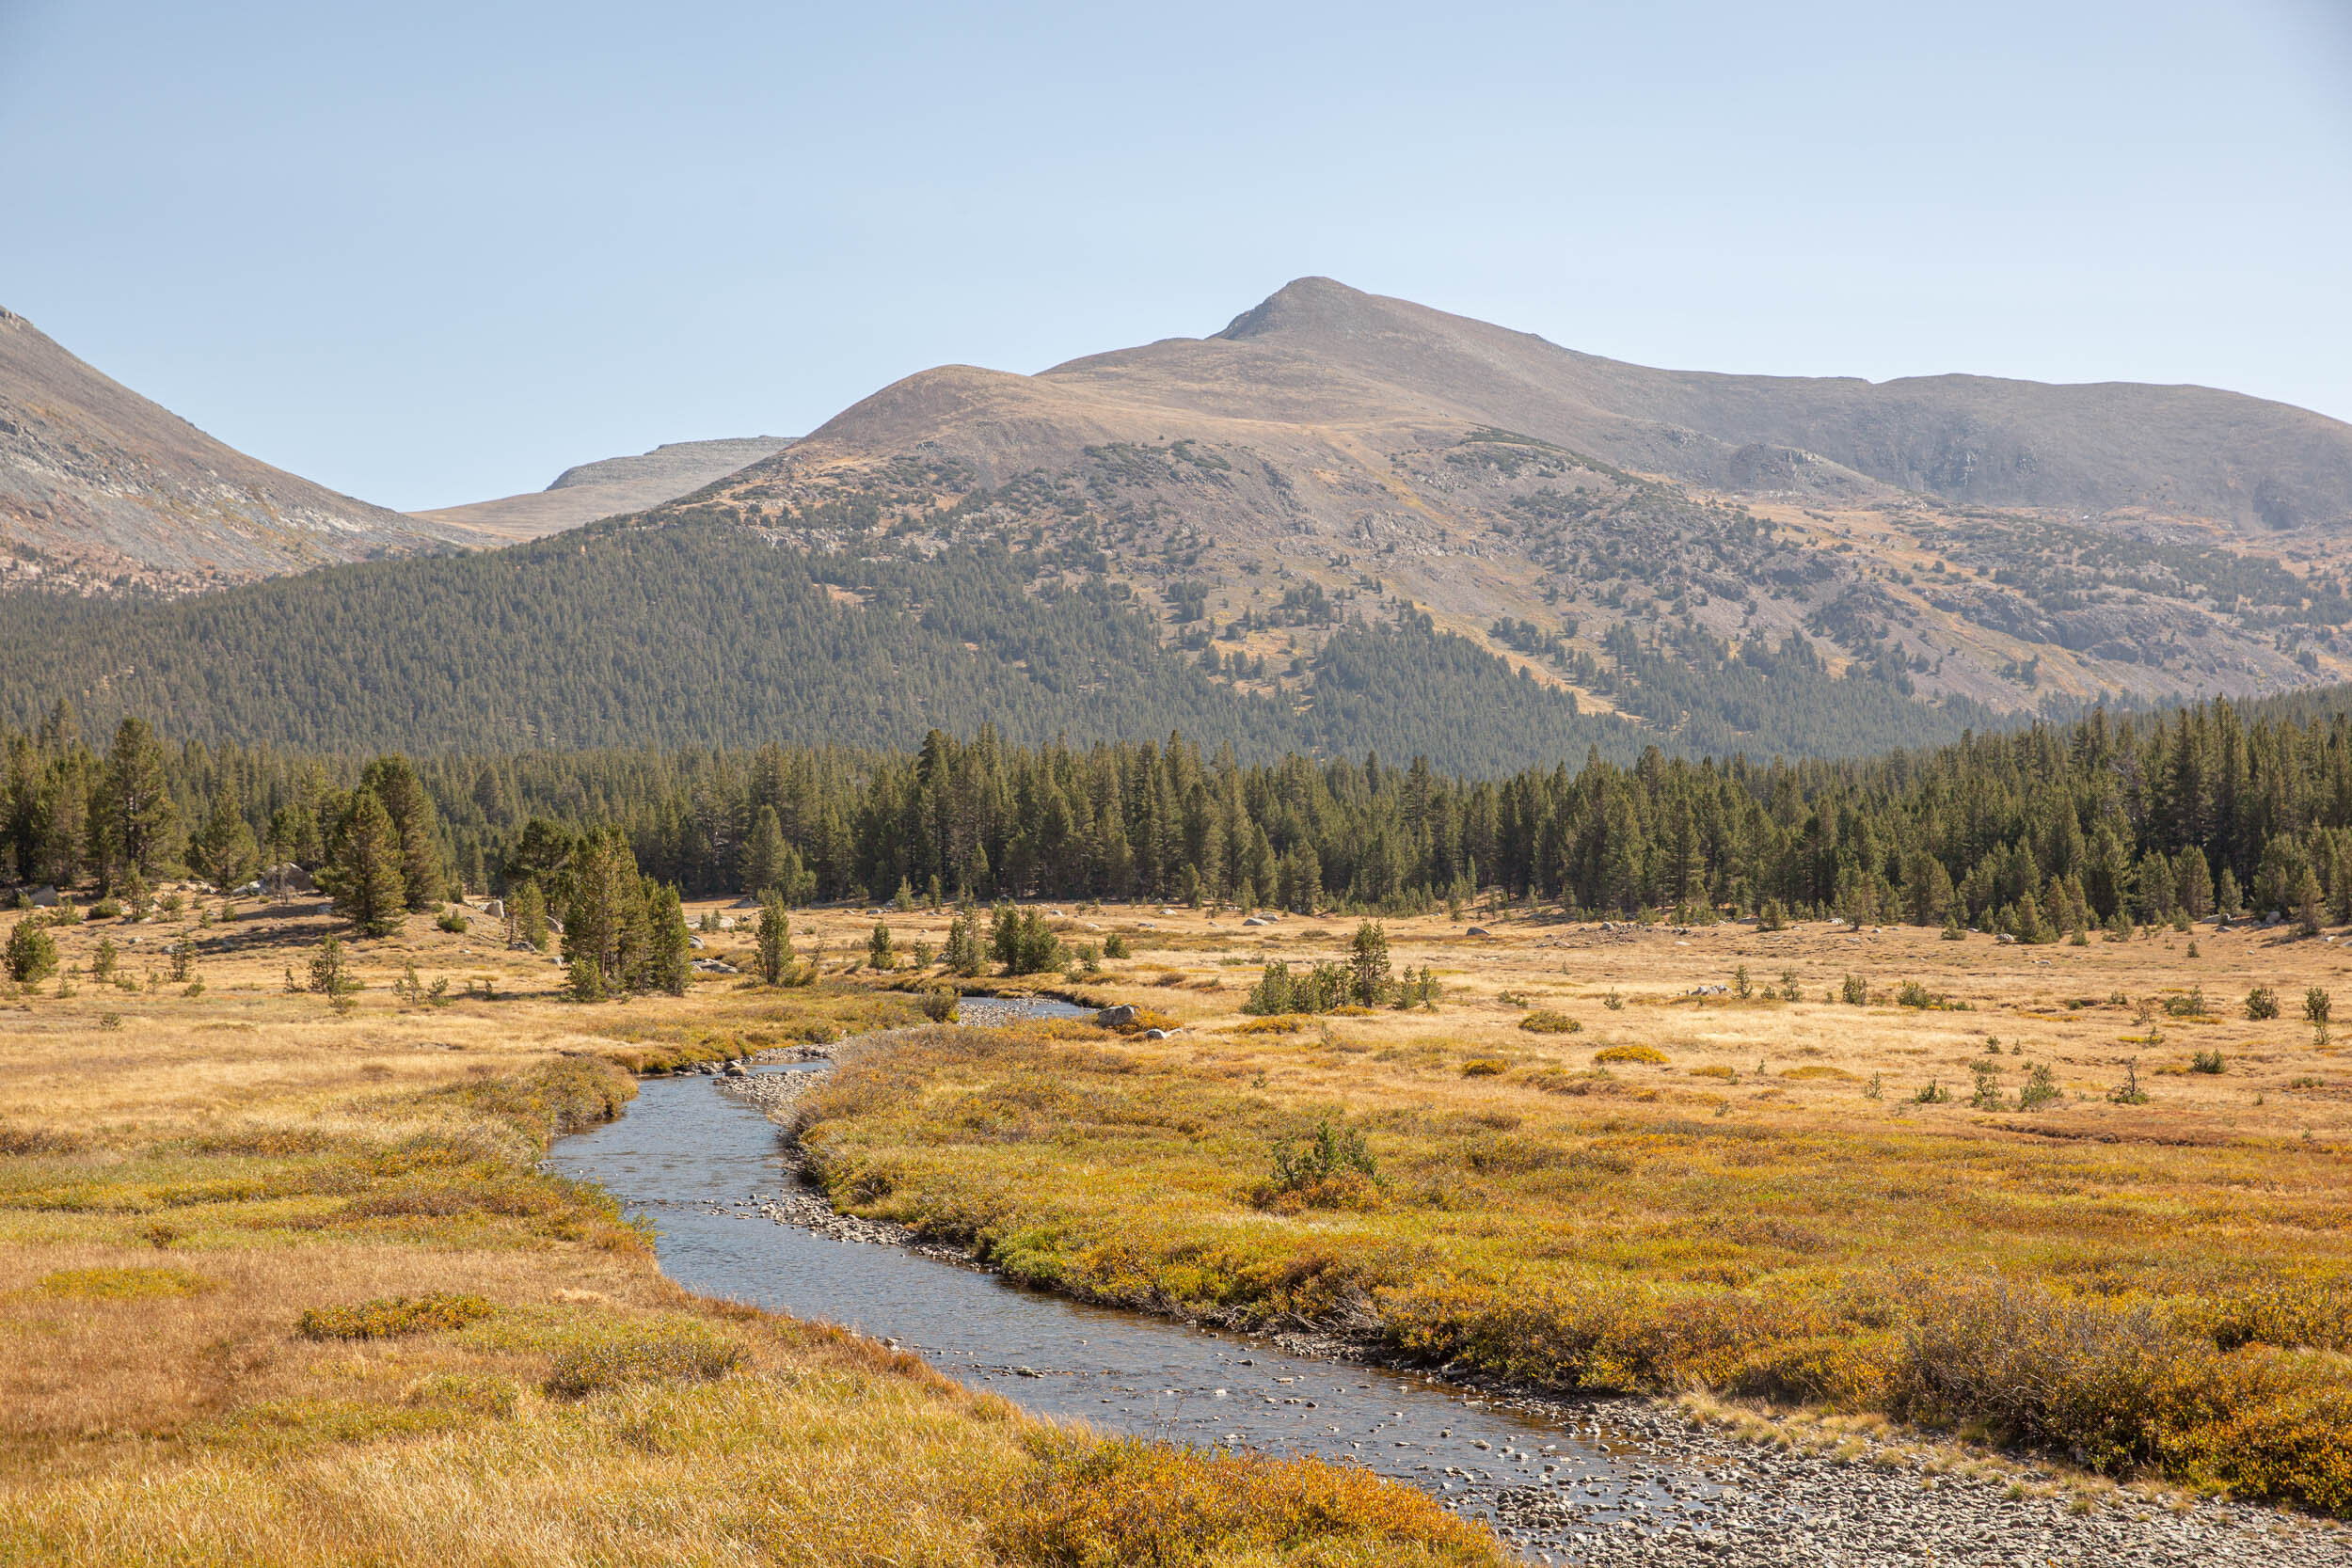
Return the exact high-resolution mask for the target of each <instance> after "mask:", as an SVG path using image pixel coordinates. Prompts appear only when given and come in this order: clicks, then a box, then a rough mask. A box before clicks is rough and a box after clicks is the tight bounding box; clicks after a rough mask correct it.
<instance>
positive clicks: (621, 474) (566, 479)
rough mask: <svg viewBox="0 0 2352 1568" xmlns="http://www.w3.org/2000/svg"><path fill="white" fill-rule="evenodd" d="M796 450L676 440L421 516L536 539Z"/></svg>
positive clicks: (744, 440)
mask: <svg viewBox="0 0 2352 1568" xmlns="http://www.w3.org/2000/svg"><path fill="white" fill-rule="evenodd" d="M789 444H790V443H789V442H788V441H787V439H786V438H785V437H784V436H739V437H736V438H733V439H727V440H717V441H669V442H665V443H663V444H662V445H660V446H658V447H656V448H654V449H653V451H648V452H641V453H638V454H637V455H635V456H633V457H607V458H604V459H602V460H601V461H599V462H595V463H580V464H575V465H574V466H572V467H568V468H566V469H564V471H563V472H562V473H560V474H558V475H556V476H555V483H552V484H550V485H548V487H547V488H546V489H544V490H532V491H528V492H526V493H524V494H522V495H518V496H505V497H501V499H498V500H489V501H474V502H472V503H470V504H469V505H466V506H445V507H439V508H437V509H435V510H433V511H429V512H420V513H417V514H415V515H416V516H418V517H419V518H421V519H422V520H424V521H426V522H429V523H436V524H441V525H445V526H449V527H455V528H464V529H469V530H472V531H478V532H481V533H484V534H488V535H490V536H492V537H493V538H495V539H497V540H499V541H501V542H505V541H520V540H524V539H537V538H540V537H542V536H544V535H546V534H549V533H560V532H562V531H564V530H565V529H567V528H578V527H579V526H580V524H582V523H593V522H595V521H596V519H597V518H599V517H613V516H618V515H622V514H624V513H628V512H643V511H644V510H646V509H647V508H648V507H655V506H660V504H661V503H662V502H664V501H671V500H675V499H678V498H679V497H681V496H688V495H691V494H692V493H693V492H695V491H697V490H699V489H701V488H703V487H704V486H705V485H707V484H709V483H711V482H713V481H714V480H721V479H724V478H725V477H726V476H727V475H729V474H731V473H734V472H735V471H736V470H737V469H739V468H743V467H749V466H750V465H752V464H754V463H756V462H758V461H759V460H760V459H761V458H764V457H772V456H774V455H775V454H776V453H777V452H778V451H782V450H783V449H784V448H785V447H786V446H787V445H789Z"/></svg>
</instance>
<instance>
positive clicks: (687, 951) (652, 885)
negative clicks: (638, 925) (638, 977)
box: [644, 879, 694, 996]
mask: <svg viewBox="0 0 2352 1568" xmlns="http://www.w3.org/2000/svg"><path fill="white" fill-rule="evenodd" d="M692 946H693V942H692V939H691V937H690V936H689V935H688V934H687V930H686V911H685V908H684V906H683V904H682V903H681V901H680V900H679V898H678V892H677V889H676V888H675V887H672V886H671V885H670V884H668V883H667V882H656V881H653V880H651V879H647V881H646V884H645V973H644V986H645V989H646V990H659V991H667V992H668V993H669V994H670V995H672V996H684V995H685V994H686V986H687V982H688V981H690V980H691V979H692V978H693V974H694V967H693V957H692Z"/></svg>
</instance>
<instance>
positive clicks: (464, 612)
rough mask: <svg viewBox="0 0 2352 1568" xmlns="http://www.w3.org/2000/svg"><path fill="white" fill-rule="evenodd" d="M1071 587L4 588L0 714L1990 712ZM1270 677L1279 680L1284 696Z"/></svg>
mask: <svg viewBox="0 0 2352 1568" xmlns="http://www.w3.org/2000/svg"><path fill="white" fill-rule="evenodd" d="M1073 573H1076V569H1075V568H1073V567H1072V566H1071V565H1070V564H1069V563H1068V562H1066V561H1063V560H1062V559H1061V557H1060V556H1059V555H1058V554H1057V552H1056V551H1054V550H1052V549H1044V548H1040V549H1008V548H1006V547H1004V546H1000V545H986V546H977V547H963V546H959V547H956V548H953V549H948V550H945V551H942V552H940V553H939V554H937V555H935V556H930V557H921V556H911V557H906V558H893V557H885V558H882V559H874V558H871V557H869V556H866V555H861V554H857V553H853V552H835V553H825V552H818V553H811V552H808V551H804V550H799V549H794V548H790V547H787V546H781V545H779V544H777V543H775V542H773V541H772V540H771V539H770V538H769V537H768V536H766V535H765V534H762V533H760V532H758V531H755V530H753V529H751V528H749V527H745V526H741V525H739V524H735V523H729V522H723V521H718V520H712V519H708V518H690V519H687V520H682V521H675V522H667V523H661V524H649V523H644V522H638V523H623V522H608V523H601V524H596V525H593V526H591V527H589V528H586V529H580V530H575V531H570V532H566V533H564V534H562V535H560V536H558V537H555V538H551V539H546V540H541V541H537V542H535V543H532V544H529V545H521V546H515V547H513V548H510V549H502V550H491V551H484V552H480V553H476V554H469V555H456V556H436V557H424V558H417V559H409V560H401V561H385V562H362V563H359V564H356V565H351V566H343V567H334V568H329V569H326V570H323V571H318V572H310V573H305V574H303V575H301V576H298V577H292V578H274V579H271V580H269V581H266V582H260V583H254V584H250V585H247V586H245V587H241V588H236V589H232V590H229V591H226V592H223V593H218V594H203V595H199V596H197V597H193V598H187V599H180V600H173V601H169V602H135V601H84V600H77V599H65V598H52V597H47V596H43V595H39V594H19V595H15V596H12V597H11V598H10V599H9V600H8V614H7V616H6V617H5V618H0V670H5V671H7V672H8V674H7V677H6V679H5V680H0V723H9V724H15V725H18V726H20V727H24V728H30V727H33V726H35V725H37V724H38V723H39V722H40V719H41V717H42V716H43V715H44V714H46V713H47V712H48V711H49V710H50V708H51V707H52V706H53V705H55V704H56V702H57V701H59V700H60V699H70V700H72V702H73V703H75V704H77V705H79V706H80V707H81V709H82V711H83V713H84V716H85V719H86V721H87V722H89V723H90V724H91V725H93V726H94V727H96V728H98V729H100V730H102V731H110V730H111V729H112V728H113V726H114V724H115V723H116V722H117V721H119V720H120V719H121V718H122V717H124V716H126V715H136V716H138V717H140V718H143V719H146V720H147V721H150V722H151V723H152V724H153V725H154V726H155V727H156V728H157V729H158V730H160V731H162V732H163V733H166V734H168V735H171V736H177V737H180V738H183V739H190V740H204V741H207V742H210V743H213V744H215V745H224V744H230V743H236V744H242V745H255V744H262V743H267V744H270V745H277V746H290V747H297V748H302V749H305V750H309V751H314V752H392V751H400V752H409V753H410V754H421V753H426V752H442V751H450V750H461V749H462V750H469V751H480V752H493V751H497V752H524V751H531V750H538V749H556V750H573V749H580V748H589V747H611V746H639V745H650V746H658V747H663V748H676V747H691V746H699V747H720V746H728V745H737V744H740V743H741V740H742V737H746V736H751V737H756V738H759V739H771V740H775V741H777V742H779V743H780V744H784V745H799V746H817V745H824V744H839V745H850V746H862V747H870V748H877V749H911V748H913V747H914V746H917V745H919V744H921V742H922V738H923V736H924V735H925V734H926V733H927V732H928V731H929V730H930V728H932V727H933V726H935V725H938V724H940V723H942V721H943V718H944V716H948V715H969V716H975V717H977V716H982V715H985V716H987V717H988V719H989V720H990V721H992V722H993V723H994V724H995V725H996V727H997V731H998V733H999V734H1000V735H1001V736H1004V737H1005V738H1006V739H1007V740H1009V741H1014V742H1019V743H1023V744H1026V745H1030V746H1036V745H1041V744H1044V743H1047V742H1050V741H1052V740H1054V739H1055V738H1056V737H1057V736H1070V737H1073V738H1074V739H1076V740H1079V741H1083V742H1090V741H1094V740H1111V739H1118V738H1132V737H1134V736H1147V735H1166V734H1168V733H1169V732H1170V731H1172V730H1181V731H1182V732H1183V733H1184V734H1185V735H1187V736H1192V737H1193V738H1194V739H1196V740H1198V741H1199V742H1200V744H1202V745H1204V746H1207V747H1211V748H1216V747H1219V746H1230V747H1231V748H1232V750H1233V752H1234V753H1235V755H1237V756H1238V757H1240V758H1242V759H1244V760H1246V761H1263V762H1267V763H1271V762H1272V761H1273V760H1274V759H1276V758H1279V757H1280V756H1281V755H1283V754H1284V753H1286V752H1307V753H1311V754H1318V755H1324V756H1332V755H1361V754H1362V753H1364V752H1367V751H1377V752H1382V753H1383V754H1387V755H1394V756H1426V757H1428V758H1429V759H1430V761H1431V765H1432V766H1433V767H1437V768H1443V769H1446V770H1448V771H1452V772H1459V773H1470V774H1483V775H1495V774H1501V773H1504V772H1507V771H1509V770H1511V769H1513V768H1523V767H1527V766H1530V765H1532V764H1534V763H1535V762H1536V761H1538V760H1541V759H1544V758H1549V757H1555V756H1564V755H1565V756H1578V755H1581V754H1582V753H1583V752H1585V751H1586V750H1587V749H1590V748H1597V749H1598V750H1599V752H1600V753H1601V754H1602V755H1604V756H1606V757H1609V758H1612V759H1613V760H1615V761H1618V762H1623V763H1631V762H1632V761H1633V760H1634V759H1635V758H1636V757H1638V756H1639V755H1640V754H1641V752H1642V749H1643V748H1644V747H1645V746H1646V745H1649V744H1652V743H1656V744H1659V745H1661V746H1662V747H1664V748H1665V749H1666V750H1667V751H1669V752H1677V751H1679V752H1708V751H1712V752H1716V753H1718V754H1723V753H1725V752H1729V751H1730V750H1731V749H1733V748H1735V747H1743V748H1745V749H1747V750H1748V751H1750V752H1755V753H1757V754H1768V753H1772V752H1787V753H1788V754H1791V755H1799V754H1802V755H1824V754H1827V755H1860V754H1866V753H1868V752H1875V751H1884V750H1886V749H1888V748H1890V747H1894V746H1899V745H1920V744H1927V743H1931V742H1936V741H1942V740H1948V739H1952V738H1955V737H1957V736H1959V735H1960V733H1961V732H1962V730H1963V728H1965V727H1967V726H1969V725H1972V724H1974V725H1977V726H1979V727H1983V726H1985V725H1987V724H1989V723H1992V722H1994V721H1995V718H1994V715H1993V714H1991V713H1990V712H1989V711H1988V710H1984V709H1980V708H1978V707H1975V706H1974V705H1969V704H1965V703H1957V702H1954V703H1946V704H1943V705H1929V704H1925V703H1921V702H1917V701H1915V700H1913V699H1912V698H1911V697H1909V696H1907V695H1905V694H1904V693H1903V692H1902V691H1901V690H1900V689H1898V688H1897V687H1895V686H1890V685H1889V684H1888V683H1887V681H1885V680H1883V679H1879V678H1865V675H1864V674H1863V673H1849V674H1847V675H1844V676H1833V675H1831V674H1830V673H1829V672H1828V671H1827V670H1826V669H1825V668H1823V667H1822V666H1821V664H1820V661H1819V660H1808V659H1804V658H1793V657H1783V658H1781V659H1779V660H1778V661H1777V662H1775V663H1772V664H1771V665H1770V666H1769V668H1768V666H1767V663H1766V661H1765V660H1764V659H1763V657H1762V656H1761V655H1760V654H1758V655H1756V656H1754V657H1749V658H1746V659H1744V660H1742V659H1736V658H1733V657H1730V655H1729V654H1728V651H1727V650H1725V649H1724V648H1723V647H1721V646H1720V645H1717V644H1714V643H1712V642H1711V641H1707V640H1704V639H1701V640H1698V641H1689V645H1688V646H1685V645H1683V644H1682V643H1680V642H1677V643H1676V644H1673V645H1665V644H1660V645H1656V646H1644V647H1637V646H1632V645H1630V643H1629V645H1628V646H1627V647H1626V648H1623V649H1619V650H1618V651H1617V663H1616V668H1615V671H1614V673H1613V677H1612V680H1613V690H1615V691H1616V693H1617V702H1618V705H1619V706H1621V707H1623V708H1624V709H1626V711H1627V712H1629V713H1639V714H1641V715H1642V716H1643V717H1644V718H1645V719H1646V720H1647V721H1649V722H1648V724H1647V725H1646V726H1645V725H1643V724H1640V723H1634V722H1629V721H1627V720H1625V719H1623V718H1620V717H1618V716H1616V715H1613V714H1591V713H1580V712H1579V711H1578V708H1577V705H1576V702H1575V700H1574V698H1573V697H1572V696H1570V695H1569V694H1568V693H1566V692H1565V691H1562V690H1560V689H1555V688H1552V687H1549V686H1546V685H1544V684H1541V683H1539V682H1536V681H1534V680H1532V679H1529V678H1526V677H1525V676H1522V675H1520V674H1518V673H1514V672H1513V671H1512V670H1511V668H1510V667H1509V666H1508V665H1507V664H1505V663H1504V662H1503V661H1502V659H1499V658H1497V657H1494V656H1493V655H1492V654H1491V653H1489V652H1488V650H1487V649H1486V647H1485V646H1483V645H1482V644H1480V643H1477V642H1474V641H1470V640H1469V639H1466V638H1461V637H1456V636H1454V635H1451V634H1449V633H1442V632H1439V631H1438V630H1437V629H1436V628H1435V627H1434V626H1432V624H1431V623H1430V621H1429V619H1428V617H1426V616H1425V615H1422V614H1419V613H1415V612H1412V611H1409V610H1406V611H1402V612H1399V613H1397V614H1396V615H1394V616H1393V617H1392V618H1380V617H1375V619H1374V620H1373V621H1372V622H1371V623H1370V624H1367V623H1366V622H1365V621H1363V620H1360V619H1357V618H1355V617H1354V616H1353V615H1351V616H1350V617H1349V618H1348V619H1346V620H1345V621H1344V622H1340V621H1338V614H1337V606H1336V605H1335V603H1334V602H1333V601H1331V600H1329V599H1328V598H1327V597H1326V596H1325V595H1324V594H1322V591H1321V590H1320V589H1316V590H1313V591H1312V592H1311V593H1309V592H1308V591H1307V590H1305V589H1300V588H1296V587H1294V588H1293V589H1291V590H1288V591H1286V596H1285V599H1284V605H1285V606H1287V607H1288V610H1287V611H1284V610H1281V609H1280V608H1279V607H1278V609H1277V610H1274V611H1269V612H1267V614H1266V615H1265V616H1263V617H1259V616H1257V615H1256V614H1255V613H1254V612H1252V613H1250V614H1247V615H1245V616H1243V617H1241V618H1240V622H1241V623H1254V622H1256V621H1258V620H1261V619H1263V621H1264V622H1265V623H1266V624H1269V625H1278V624H1285V623H1287V622H1289V621H1293V620H1314V621H1315V623H1316V625H1317V626H1318V627H1320V626H1322V625H1325V624H1329V623H1337V624H1335V625H1333V626H1332V629H1331V630H1329V631H1328V633H1325V632H1323V631H1321V630H1320V629H1318V630H1316V631H1315V632H1313V633H1311V634H1309V633H1304V632H1302V633H1298V634H1296V635H1297V636H1298V637H1300V638H1303V639H1304V641H1301V642H1300V645H1299V646H1298V648H1297V649H1296V650H1295V654H1294V656H1293V657H1292V658H1291V659H1289V660H1287V661H1285V660H1279V659H1278V660H1268V659H1267V658H1266V657H1265V655H1264V654H1263V652H1261V653H1259V654H1258V655H1256V656H1254V657H1248V658H1243V657H1241V656H1240V655H1238V654H1236V655H1232V656H1226V655H1223V654H1221V653H1220V652H1219V651H1218V650H1216V649H1214V648H1213V647H1211V646H1210V645H1209V641H1208V636H1207V631H1206V630H1205V629H1204V628H1200V627H1197V626H1196V627H1194V628H1192V631H1193V633H1194V634H1197V635H1195V636H1193V637H1192V640H1191V641H1189V642H1188V641H1187V637H1186V636H1185V635H1180V636H1179V637H1178V638H1177V641H1174V642H1168V641H1163V637H1164V635H1165V634H1166V633H1167V632H1168V627H1166V626H1163V625H1162V624H1161V623H1160V622H1159V620H1158V619H1157V618H1155V617H1154V616H1153V615H1152V614H1151V613H1149V612H1148V611H1147V610H1145V609H1144V608H1143V607H1142V606H1141V605H1140V604H1139V603H1138V602H1137V600H1136V598H1135V596H1134V594H1132V592H1131V591H1130V589H1129V588H1128V587H1127V585H1126V584H1124V583H1122V582H1120V581H1118V580H1116V579H1115V578H1109V577H1106V576H1104V575H1102V574H1101V573H1100V572H1099V571H1097V572H1091V573H1076V575H1073ZM1194 586H1196V587H1197V586H1198V585H1197V584H1196V585H1194ZM1177 597H1178V600H1179V604H1180V606H1182V605H1186V604H1192V603H1196V602H1197V595H1196V596H1195V598H1194V599H1186V598H1184V595H1183V594H1178V595H1177ZM1178 612H1179V613H1180V614H1181V613H1184V610H1182V609H1181V608H1180V610H1179V611H1178ZM1224 629H1225V631H1226V632H1227V633H1228V634H1231V633H1232V630H1233V628H1232V627H1227V628H1224ZM1283 635H1284V636H1286V637H1290V636H1293V635H1294V634H1292V633H1288V632H1285V633H1284V634H1283ZM1318 639H1320V641H1317V640H1318ZM1686 641H1687V640H1686ZM1269 664H1278V665H1286V666H1287V667H1286V668H1285V669H1284V670H1283V673H1282V678H1281V679H1280V680H1279V682H1268V681H1267V680H1266V678H1265V677H1266V673H1267V669H1268V666H1269ZM1236 665H1238V666H1239V668H1238V669H1236V668H1235V667H1236ZM1859 670H1860V667H1857V672H1859Z"/></svg>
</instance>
